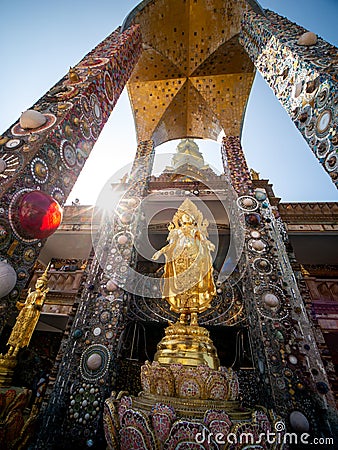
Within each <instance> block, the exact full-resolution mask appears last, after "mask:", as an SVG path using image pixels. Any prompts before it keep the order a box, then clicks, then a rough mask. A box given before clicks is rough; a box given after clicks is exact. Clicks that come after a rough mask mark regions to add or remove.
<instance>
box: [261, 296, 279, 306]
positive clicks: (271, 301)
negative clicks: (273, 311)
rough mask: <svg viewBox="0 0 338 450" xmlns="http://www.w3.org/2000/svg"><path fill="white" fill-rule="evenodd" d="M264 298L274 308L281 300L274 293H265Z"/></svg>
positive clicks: (267, 304)
mask: <svg viewBox="0 0 338 450" xmlns="http://www.w3.org/2000/svg"><path fill="white" fill-rule="evenodd" d="M263 299H264V303H265V304H266V306H269V307H270V308H274V307H276V306H278V304H279V300H278V298H277V297H276V296H275V295H274V294H265V295H264V296H263Z"/></svg>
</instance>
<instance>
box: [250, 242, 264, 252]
mask: <svg viewBox="0 0 338 450" xmlns="http://www.w3.org/2000/svg"><path fill="white" fill-rule="evenodd" d="M252 248H254V249H255V250H257V251H259V252H260V251H262V250H264V249H265V244H264V242H263V241H261V240H259V241H254V242H253V243H252Z"/></svg>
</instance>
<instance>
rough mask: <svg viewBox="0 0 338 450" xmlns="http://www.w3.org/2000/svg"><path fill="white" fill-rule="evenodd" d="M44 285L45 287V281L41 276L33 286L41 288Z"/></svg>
mask: <svg viewBox="0 0 338 450" xmlns="http://www.w3.org/2000/svg"><path fill="white" fill-rule="evenodd" d="M45 287H46V281H45V280H44V279H42V277H41V278H38V279H37V280H36V283H35V288H36V289H40V290H41V289H44V288H45Z"/></svg>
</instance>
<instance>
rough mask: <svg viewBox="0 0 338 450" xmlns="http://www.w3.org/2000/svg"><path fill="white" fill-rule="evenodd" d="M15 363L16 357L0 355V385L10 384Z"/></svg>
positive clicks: (7, 385)
mask: <svg viewBox="0 0 338 450" xmlns="http://www.w3.org/2000/svg"><path fill="white" fill-rule="evenodd" d="M16 364H17V360H16V357H13V356H2V355H0V387H9V386H11V384H12V378H13V373H14V369H15V366H16Z"/></svg>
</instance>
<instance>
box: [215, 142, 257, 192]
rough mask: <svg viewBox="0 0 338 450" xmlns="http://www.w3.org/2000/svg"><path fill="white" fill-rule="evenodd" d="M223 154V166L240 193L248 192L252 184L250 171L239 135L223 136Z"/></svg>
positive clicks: (233, 185)
mask: <svg viewBox="0 0 338 450" xmlns="http://www.w3.org/2000/svg"><path fill="white" fill-rule="evenodd" d="M221 155H222V161H223V167H224V170H225V171H226V173H228V174H229V176H230V180H231V184H232V187H233V188H234V189H235V191H236V192H237V194H238V195H243V194H248V193H249V192H250V188H251V185H252V181H251V177H250V172H249V169H248V165H247V163H246V159H245V156H244V153H243V150H242V145H241V140H240V138H239V137H238V136H225V137H223V141H222V147H221Z"/></svg>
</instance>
